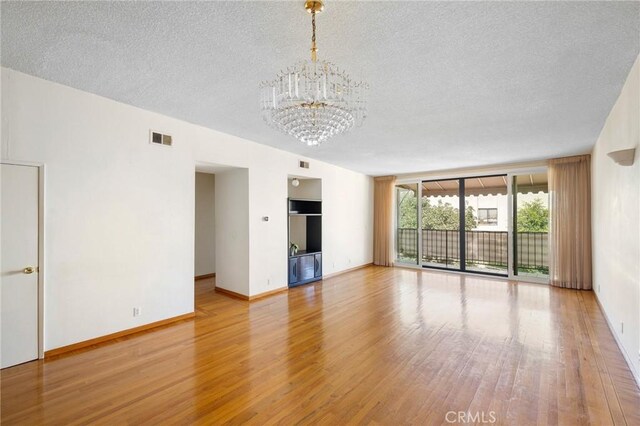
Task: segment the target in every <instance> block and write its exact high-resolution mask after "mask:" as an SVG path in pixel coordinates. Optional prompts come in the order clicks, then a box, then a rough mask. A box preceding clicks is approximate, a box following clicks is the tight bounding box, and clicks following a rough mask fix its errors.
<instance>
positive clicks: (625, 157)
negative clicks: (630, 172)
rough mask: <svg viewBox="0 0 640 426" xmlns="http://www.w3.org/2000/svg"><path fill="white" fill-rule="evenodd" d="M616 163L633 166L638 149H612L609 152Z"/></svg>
mask: <svg viewBox="0 0 640 426" xmlns="http://www.w3.org/2000/svg"><path fill="white" fill-rule="evenodd" d="M607 155H608V156H609V157H611V159H612V160H613V161H615V162H616V164H620V165H621V166H632V165H633V159H634V158H635V156H636V149H635V148H629V149H621V150H619V151H611V152H610V153H608V154H607Z"/></svg>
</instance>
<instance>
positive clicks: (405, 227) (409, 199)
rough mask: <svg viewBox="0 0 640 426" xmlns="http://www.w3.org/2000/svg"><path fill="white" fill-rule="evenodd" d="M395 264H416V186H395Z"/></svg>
mask: <svg viewBox="0 0 640 426" xmlns="http://www.w3.org/2000/svg"><path fill="white" fill-rule="evenodd" d="M396 254H397V255H396V262H399V263H408V264H413V265H417V264H418V184H417V183H415V184H407V185H398V186H396Z"/></svg>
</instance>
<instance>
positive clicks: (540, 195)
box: [512, 173, 549, 281]
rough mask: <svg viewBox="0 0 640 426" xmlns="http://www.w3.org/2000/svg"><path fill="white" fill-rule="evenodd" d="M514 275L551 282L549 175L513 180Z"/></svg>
mask: <svg viewBox="0 0 640 426" xmlns="http://www.w3.org/2000/svg"><path fill="white" fill-rule="evenodd" d="M512 192H513V213H514V214H513V229H514V232H513V275H514V276H519V277H525V278H533V279H541V280H544V281H547V280H548V279H549V183H548V179H547V173H528V174H520V175H515V176H513V190H512Z"/></svg>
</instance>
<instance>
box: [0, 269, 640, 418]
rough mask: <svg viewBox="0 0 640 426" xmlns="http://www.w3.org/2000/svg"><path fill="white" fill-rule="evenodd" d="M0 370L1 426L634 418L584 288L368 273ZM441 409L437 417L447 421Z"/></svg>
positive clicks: (203, 312) (618, 361)
mask: <svg viewBox="0 0 640 426" xmlns="http://www.w3.org/2000/svg"><path fill="white" fill-rule="evenodd" d="M213 285H214V283H213V280H212V279H210V280H203V281H199V282H198V283H197V285H196V293H197V295H196V300H197V314H196V318H195V320H190V321H184V322H181V323H177V324H175V325H171V326H166V327H164V328H160V329H156V330H153V331H149V332H143V333H140V334H137V335H134V336H129V337H126V338H121V339H120V340H118V341H115V342H112V343H106V344H101V345H99V346H97V347H96V348H94V349H85V350H80V351H77V352H74V353H70V354H66V355H61V356H59V357H56V358H53V359H51V360H47V361H36V362H31V363H28V364H24V365H21V366H17V367H13V368H9V369H5V370H3V371H2V423H3V424H41V423H47V424H65V425H66V424H86V423H101V424H123V423H129V424H149V425H152V424H153V425H157V424H178V423H179V424H189V423H200V424H221V423H232V424H240V423H248V424H256V425H263V424H273V423H281V424H286V425H289V424H295V423H302V424H315V423H322V424H332V425H341V424H353V423H361V424H393V425H396V424H421V425H425V424H443V423H444V424H447V423H446V420H447V418H446V416H447V412H448V411H455V412H457V411H464V412H470V413H471V414H472V415H475V414H476V413H482V412H484V413H485V420H490V419H491V413H490V412H494V416H495V418H496V419H497V422H496V424H511V425H530V424H564V425H573V424H594V425H608V424H629V425H640V393H639V391H638V388H637V386H636V385H635V382H634V381H633V378H632V376H631V373H630V372H629V370H628V368H627V366H626V364H625V363H624V360H623V358H622V355H621V353H620V351H619V350H618V348H617V346H616V344H615V342H614V340H613V337H612V335H611V333H610V331H609V329H608V328H607V325H606V323H605V320H604V318H603V316H602V313H601V312H600V309H599V308H598V306H597V304H596V301H595V298H594V295H593V293H591V292H580V291H572V290H561V289H555V288H550V287H547V286H543V285H535V284H514V283H507V282H505V281H500V280H493V279H489V278H476V277H469V276H467V277H464V276H460V275H453V274H446V273H440V272H430V271H425V272H419V271H413V270H407V269H397V268H396V269H394V268H380V267H368V268H365V269H361V270H358V271H354V272H350V273H348V274H344V275H341V276H337V277H335V278H332V279H329V280H325V281H324V282H323V283H319V284H316V285H309V286H305V287H299V288H296V289H292V290H290V291H289V292H288V293H283V294H278V295H275V296H272V297H269V298H266V299H262V300H257V301H254V302H247V301H241V300H236V299H232V298H229V297H227V296H224V295H221V294H217V293H215V292H213V291H212V290H213ZM452 418H453V417H451V415H450V417H449V419H452Z"/></svg>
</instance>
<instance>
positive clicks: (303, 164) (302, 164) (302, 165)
mask: <svg viewBox="0 0 640 426" xmlns="http://www.w3.org/2000/svg"><path fill="white" fill-rule="evenodd" d="M300 168H301V169H308V168H309V162H308V161H302V160H300Z"/></svg>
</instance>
